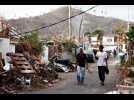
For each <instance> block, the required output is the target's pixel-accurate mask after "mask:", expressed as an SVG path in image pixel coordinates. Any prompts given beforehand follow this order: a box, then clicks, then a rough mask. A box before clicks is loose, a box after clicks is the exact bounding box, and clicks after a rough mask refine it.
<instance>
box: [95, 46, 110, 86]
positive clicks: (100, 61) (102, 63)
mask: <svg viewBox="0 0 134 100" xmlns="http://www.w3.org/2000/svg"><path fill="white" fill-rule="evenodd" d="M103 48H104V47H103V45H100V46H99V51H98V52H97V54H96V58H97V66H98V74H99V78H100V81H101V85H104V81H105V72H106V68H107V53H106V52H104V51H103ZM107 70H108V68H107Z"/></svg>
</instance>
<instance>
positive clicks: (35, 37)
mask: <svg viewBox="0 0 134 100" xmlns="http://www.w3.org/2000/svg"><path fill="white" fill-rule="evenodd" d="M21 41H23V42H25V43H28V44H30V45H31V47H32V49H34V50H36V52H37V53H38V54H40V53H41V52H42V51H43V44H42V43H41V42H40V39H39V32H31V33H27V34H25V35H24V37H23V38H21Z"/></svg>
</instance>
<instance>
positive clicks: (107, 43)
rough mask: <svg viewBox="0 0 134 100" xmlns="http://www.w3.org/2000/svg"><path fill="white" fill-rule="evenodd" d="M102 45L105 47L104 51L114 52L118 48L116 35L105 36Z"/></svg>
mask: <svg viewBox="0 0 134 100" xmlns="http://www.w3.org/2000/svg"><path fill="white" fill-rule="evenodd" d="M102 43H103V45H104V50H112V51H113V50H114V49H116V48H117V44H116V42H115V39H114V35H113V34H108V35H105V36H103V40H102Z"/></svg>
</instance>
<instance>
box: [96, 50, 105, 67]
mask: <svg viewBox="0 0 134 100" xmlns="http://www.w3.org/2000/svg"><path fill="white" fill-rule="evenodd" d="M96 56H97V57H98V60H97V66H106V61H105V59H106V58H107V53H106V52H104V51H103V52H100V51H99V52H97V54H96Z"/></svg>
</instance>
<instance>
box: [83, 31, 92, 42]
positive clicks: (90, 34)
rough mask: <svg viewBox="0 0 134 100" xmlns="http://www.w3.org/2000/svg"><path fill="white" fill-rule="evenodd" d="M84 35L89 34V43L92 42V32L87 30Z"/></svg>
mask: <svg viewBox="0 0 134 100" xmlns="http://www.w3.org/2000/svg"><path fill="white" fill-rule="evenodd" d="M84 36H88V40H89V43H91V36H92V33H90V32H86V33H85V34H84Z"/></svg>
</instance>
